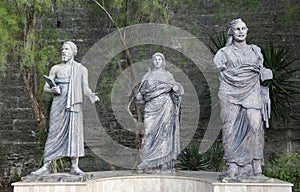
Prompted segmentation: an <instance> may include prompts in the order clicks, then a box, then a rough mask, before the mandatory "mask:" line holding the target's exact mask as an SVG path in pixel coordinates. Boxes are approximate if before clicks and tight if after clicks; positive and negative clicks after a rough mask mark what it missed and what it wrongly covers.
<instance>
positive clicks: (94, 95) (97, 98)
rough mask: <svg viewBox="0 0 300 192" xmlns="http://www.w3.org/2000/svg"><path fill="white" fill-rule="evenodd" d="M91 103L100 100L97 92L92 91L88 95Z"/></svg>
mask: <svg viewBox="0 0 300 192" xmlns="http://www.w3.org/2000/svg"><path fill="white" fill-rule="evenodd" d="M89 98H90V100H91V102H92V103H95V102H96V101H100V99H99V97H98V96H97V93H92V94H90V96H89Z"/></svg>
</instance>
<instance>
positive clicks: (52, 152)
mask: <svg viewBox="0 0 300 192" xmlns="http://www.w3.org/2000/svg"><path fill="white" fill-rule="evenodd" d="M76 54H77V47H76V45H75V44H74V43H73V42H71V41H67V42H65V43H64V44H63V47H62V61H63V62H62V63H61V64H57V65H54V66H53V67H52V68H51V70H50V73H49V76H48V77H47V76H45V79H46V84H45V86H44V91H45V92H46V93H51V94H54V97H53V102H52V105H51V111H50V125H49V133H48V138H47V141H46V144H45V149H44V165H43V166H42V167H41V168H40V169H39V170H37V171H35V172H32V173H31V174H32V175H42V174H49V173H50V163H51V161H53V160H56V159H58V158H61V157H65V156H67V157H70V158H71V173H72V174H75V175H82V174H83V171H81V170H80V169H79V167H78V160H79V157H82V156H84V144H83V117H82V102H83V98H82V97H83V94H84V95H86V96H88V97H89V99H90V100H91V102H92V103H94V102H96V101H99V98H98V97H97V96H96V95H95V93H92V91H91V89H90V88H89V85H88V70H87V68H86V67H85V66H83V65H82V64H80V63H78V62H76V61H75V60H74V56H75V55H76Z"/></svg>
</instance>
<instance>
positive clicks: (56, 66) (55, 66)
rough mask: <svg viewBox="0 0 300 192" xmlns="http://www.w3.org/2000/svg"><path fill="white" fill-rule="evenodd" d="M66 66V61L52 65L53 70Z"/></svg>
mask: <svg viewBox="0 0 300 192" xmlns="http://www.w3.org/2000/svg"><path fill="white" fill-rule="evenodd" d="M63 66H64V63H58V64H55V65H53V66H52V67H51V70H58V69H60V68H62V67H63Z"/></svg>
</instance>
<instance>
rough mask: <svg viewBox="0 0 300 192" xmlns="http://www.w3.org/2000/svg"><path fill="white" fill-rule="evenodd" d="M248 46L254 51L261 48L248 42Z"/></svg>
mask: <svg viewBox="0 0 300 192" xmlns="http://www.w3.org/2000/svg"><path fill="white" fill-rule="evenodd" d="M250 47H251V48H252V49H254V50H256V51H260V50H261V48H260V47H259V46H257V45H254V44H250Z"/></svg>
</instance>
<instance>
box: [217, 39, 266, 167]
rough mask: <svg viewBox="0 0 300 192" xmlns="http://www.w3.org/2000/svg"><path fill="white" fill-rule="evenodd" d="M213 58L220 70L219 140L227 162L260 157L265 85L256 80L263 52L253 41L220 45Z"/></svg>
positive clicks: (244, 163) (262, 145)
mask: <svg viewBox="0 0 300 192" xmlns="http://www.w3.org/2000/svg"><path fill="white" fill-rule="evenodd" d="M214 62H215V64H216V65H217V67H218V68H219V70H220V83H221V84H220V89H219V98H220V105H221V119H222V122H223V127H222V140H223V146H224V152H225V153H224V159H225V161H226V162H227V163H236V164H237V165H240V166H244V165H246V164H250V163H251V162H252V161H253V160H262V162H263V148H264V129H263V128H264V127H266V126H268V117H269V113H270V111H269V110H270V100H269V95H268V88H267V87H263V86H261V84H260V78H261V71H262V69H264V68H263V56H262V54H261V51H260V49H259V48H258V47H257V46H255V45H249V46H247V47H246V48H244V49H238V48H237V47H235V46H234V45H231V46H229V47H224V48H222V49H220V50H219V51H218V52H217V54H216V56H215V58H214Z"/></svg>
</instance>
